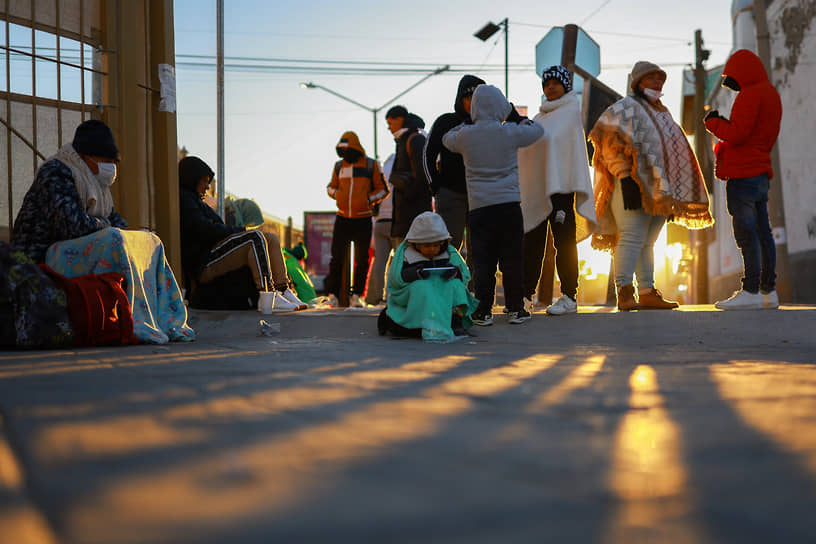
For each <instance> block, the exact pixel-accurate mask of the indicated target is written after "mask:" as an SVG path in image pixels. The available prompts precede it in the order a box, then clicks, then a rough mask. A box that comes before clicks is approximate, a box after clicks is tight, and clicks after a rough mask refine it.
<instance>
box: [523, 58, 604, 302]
mask: <svg viewBox="0 0 816 544" xmlns="http://www.w3.org/2000/svg"><path fill="white" fill-rule="evenodd" d="M541 85H542V87H543V89H544V97H545V99H544V100H543V101H542V103H541V107H540V108H539V113H538V115H536V116H535V118H534V119H533V121H535V122H536V123H538V124H539V125H541V126H542V127H543V128H544V135H543V136H541V137H540V138H539V139H538V140H536V142H535V143H533V144H532V145H530V146H528V147H525V148H522V149H519V151H518V173H519V185H520V188H521V211H522V214H523V216H524V296H525V305H528V307H531V306H533V302H532V301H533V297H534V294H535V292H536V287H537V286H538V281H539V278H540V276H541V264H542V260H543V259H544V253H545V250H546V248H547V229H548V228H549V229H551V230H552V233H553V239H554V241H555V248H556V252H557V253H556V259H555V262H556V267H557V269H558V277H559V278H560V280H561V293H562V296H561V298H559V299H558V300H557V301H556V302H555V303H553V304H551V305H550V306H548V307H547V313H548V314H550V315H563V314H567V313H575V312H577V311H578V303H577V301H576V297H577V294H578V248H577V245H576V244H577V243H578V242H580V241H581V240H583V239H585V238H587V237H588V236H589V235H590V234H592V231H593V230H594V229H595V225H596V223H597V221H596V219H595V205H594V202H593V196H592V182H591V181H590V177H589V160H588V158H587V148H586V137H585V135H584V129H583V126H582V124H581V103H580V99H579V97H578V95H577V94H576V93H575V92H574V91H573V90H572V74H570V73H569V72H568V71H567V69H566V68H564V67H563V66H551V67H549V68H547V69H546V70H545V71H544V72H543V74H542V78H541Z"/></svg>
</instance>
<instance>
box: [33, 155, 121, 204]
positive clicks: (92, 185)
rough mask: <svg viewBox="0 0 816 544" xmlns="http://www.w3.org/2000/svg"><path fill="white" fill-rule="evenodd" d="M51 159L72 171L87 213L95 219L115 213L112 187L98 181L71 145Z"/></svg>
mask: <svg viewBox="0 0 816 544" xmlns="http://www.w3.org/2000/svg"><path fill="white" fill-rule="evenodd" d="M51 159H56V160H58V161H60V162H61V163H62V164H64V165H65V166H67V167H68V168H70V169H71V175H72V176H73V177H74V185H75V186H76V189H77V193H79V200H80V201H81V202H82V207H83V210H84V211H85V213H87V214H88V215H93V216H95V217H108V216H109V215H110V214H111V213H112V212H113V195H112V194H111V192H110V187H106V186H103V185H102V184H101V183H100V182H99V180H97V179H96V176H94V173H93V172H91V169H90V168H89V167H88V165H87V164H86V163H85V161H84V160H82V157H80V156H79V154H78V153H77V152H76V150H75V149H74V146H73V145H72V144H71V143H67V144H65V145H64V146H62V147H61V148H60V149H59V151H57V153H56V154H55V155H54V156H53V157H51ZM49 160H50V159H49Z"/></svg>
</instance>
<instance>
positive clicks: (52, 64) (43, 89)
mask: <svg viewBox="0 0 816 544" xmlns="http://www.w3.org/2000/svg"><path fill="white" fill-rule="evenodd" d="M99 4H100V2H99V0H0V21H2V26H1V27H0V38H2V39H0V53H2V57H0V74H2V77H1V78H0V239H8V237H9V232H10V229H11V227H12V225H13V222H14V217H15V216H16V214H17V212H18V210H19V209H20V206H21V205H22V201H23V197H24V196H25V193H26V191H27V190H28V188H29V187H30V186H31V182H32V181H33V180H34V174H35V172H36V170H37V167H38V166H39V164H41V163H42V162H43V161H44V160H45V159H46V158H47V157H49V156H50V155H53V154H54V153H55V152H56V151H57V149H58V148H59V147H60V146H61V145H63V144H64V143H65V142H69V141H71V139H72V138H73V133H74V129H75V128H76V126H77V125H79V124H80V123H81V122H82V121H84V120H85V119H89V118H91V117H94V118H101V117H102V109H101V106H102V104H101V96H102V92H101V89H102V85H103V78H104V77H105V75H106V74H105V72H103V71H102V70H101V69H100V66H101V59H100V55H101V54H102V51H101V36H102V31H101V26H102V25H101V23H100V5H99Z"/></svg>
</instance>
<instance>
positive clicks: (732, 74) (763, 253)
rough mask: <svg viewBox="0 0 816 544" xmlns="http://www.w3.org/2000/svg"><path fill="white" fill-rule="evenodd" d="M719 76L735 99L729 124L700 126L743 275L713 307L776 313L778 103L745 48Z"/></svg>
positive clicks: (711, 121)
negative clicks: (710, 140)
mask: <svg viewBox="0 0 816 544" xmlns="http://www.w3.org/2000/svg"><path fill="white" fill-rule="evenodd" d="M722 75H723V78H724V79H723V83H722V85H723V87H726V88H729V89H731V90H733V91H736V92H738V93H739V94H738V95H737V98H736V100H735V101H734V105H733V106H732V107H731V118H730V119H726V118H725V117H723V116H721V115H720V114H719V112H718V111H717V110H712V111H710V112H708V114H707V115H706V117H705V126H706V129H707V130H708V131H709V132H711V133H712V134H713V135H714V136H716V137H717V138H718V139H719V140H720V141H719V142H718V143H717V145H716V146H715V148H714V153H715V155H716V161H717V162H716V166H715V172H716V174H717V177H718V178H720V179H723V180H726V185H725V192H726V202H727V206H728V213H730V214H731V218H732V224H733V228H734V238H735V240H736V242H737V247H739V248H740V252H741V253H742V260H743V264H744V268H745V272H744V276H743V278H742V288H741V289H740V290H739V291H736V292H735V293H734V294H733V295H732V296H731V298H729V299H727V300H723V301H719V302H717V303H716V304H715V306H716V307H717V308H719V309H721V310H761V309H764V308H767V309H773V308H778V307H779V297H778V295H777V293H776V288H775V287H776V272H775V268H776V247H775V245H774V240H773V234H772V233H771V225H770V220H769V219H768V188H769V185H770V179H771V178H772V177H773V169H772V168H771V149H772V148H773V146H774V143H776V138H777V136H778V135H779V126H780V123H781V121H782V101H781V100H780V98H779V93H778V92H777V91H776V89H775V88H774V86H773V84H772V83H771V82H770V80H769V79H768V74H767V72H766V71H765V67H764V66H763V65H762V61H761V60H760V58H759V57H758V56H756V55H755V54H754V53H752V52H751V51H748V50H747V49H740V50H739V51H736V52H735V53H734V54H733V55H731V57H730V58H729V59H728V61H727V62H726V63H725V68H724V69H723V74H722Z"/></svg>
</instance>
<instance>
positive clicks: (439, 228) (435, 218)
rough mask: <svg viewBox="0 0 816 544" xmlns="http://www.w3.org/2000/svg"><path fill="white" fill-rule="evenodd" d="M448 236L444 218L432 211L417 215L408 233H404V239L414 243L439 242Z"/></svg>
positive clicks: (447, 238)
mask: <svg viewBox="0 0 816 544" xmlns="http://www.w3.org/2000/svg"><path fill="white" fill-rule="evenodd" d="M450 238H451V235H450V233H449V232H448V227H447V226H445V220H444V219H442V216H441V215H439V214H437V213H434V212H422V213H421V214H419V215H417V216H416V217H415V218H414V220H413V222H412V223H411V228H410V229H408V234H406V235H405V241H406V242H410V243H414V244H428V243H430V242H441V241H443V240H450Z"/></svg>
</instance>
